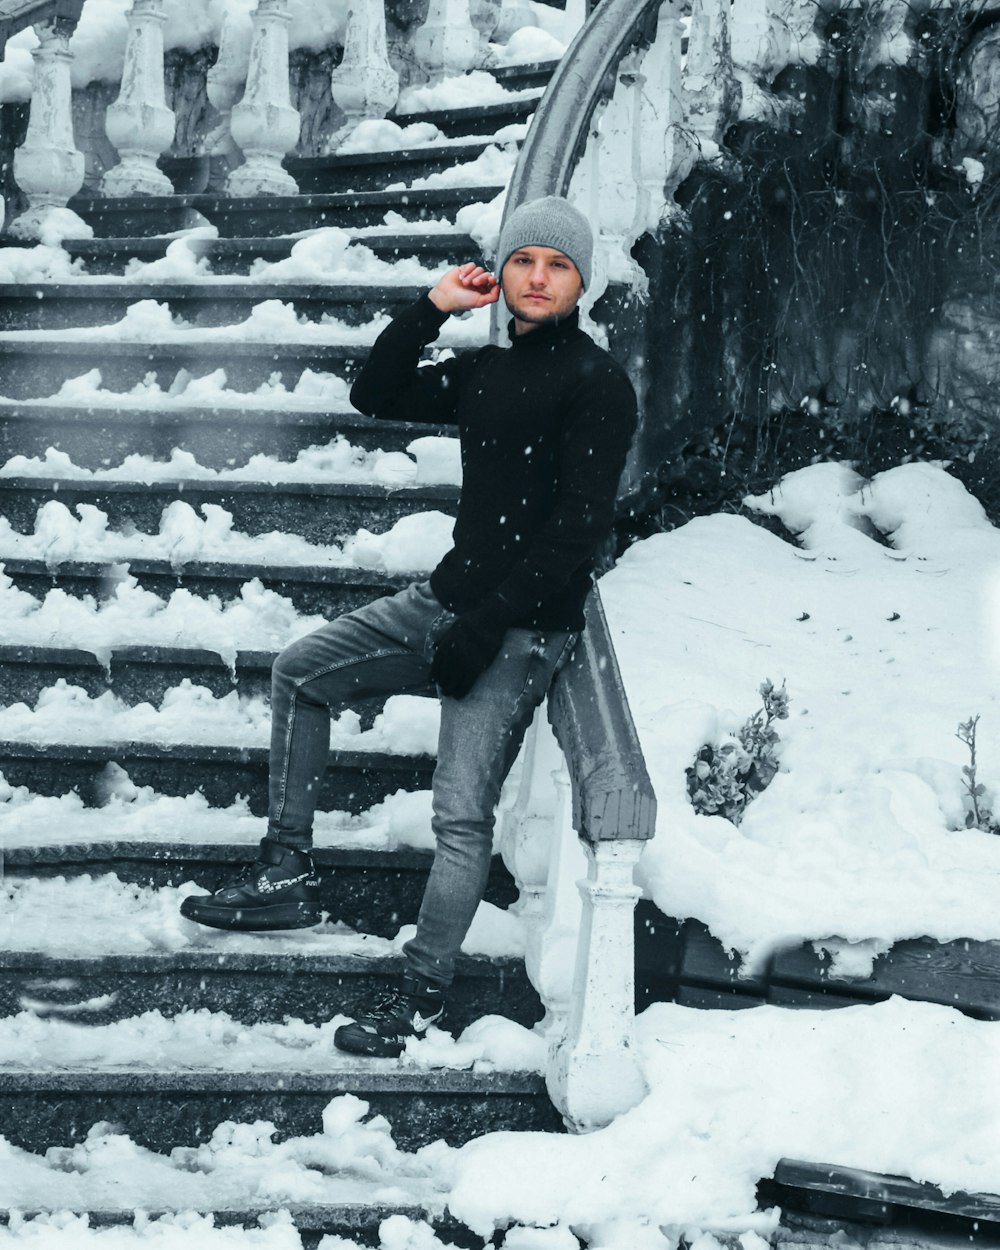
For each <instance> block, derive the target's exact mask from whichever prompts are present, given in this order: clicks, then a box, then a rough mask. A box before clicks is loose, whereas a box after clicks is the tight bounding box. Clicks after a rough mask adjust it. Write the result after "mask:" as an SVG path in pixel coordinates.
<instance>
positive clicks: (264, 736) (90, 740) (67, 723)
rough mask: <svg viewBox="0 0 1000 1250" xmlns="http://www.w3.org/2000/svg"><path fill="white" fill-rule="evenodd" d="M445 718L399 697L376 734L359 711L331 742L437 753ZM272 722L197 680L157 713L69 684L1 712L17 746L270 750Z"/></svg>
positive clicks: (3, 734) (435, 706)
mask: <svg viewBox="0 0 1000 1250" xmlns="http://www.w3.org/2000/svg"><path fill="white" fill-rule="evenodd" d="M439 721H440V704H439V703H438V701H437V699H431V698H425V697H423V696H420V695H409V694H401V695H392V696H390V697H389V698H388V699H387V700H386V702H385V705H384V708H383V711H382V712H381V713H379V715H378V716H376V718H375V723H374V724H373V726H372V728H371V729H367V730H362V729H361V718H360V717H359V716H358V714H357V712H355V711H354V710H353V709H351V708H348V709H347V710H345V711H344V712H342V713H341V714H340V716H339V717H338V718H337V719H335V720H334V722H333V725H332V734H331V744H330V745H331V749H332V750H335V751H363V752H374V753H386V752H391V753H393V754H396V755H436V754H437V736H438V725H439ZM270 724H271V713H270V707H269V704H268V702H267V700H265V699H262V698H258V697H251V698H243V697H241V696H240V695H238V694H237V693H236V692H235V691H234V692H233V693H231V694H227V695H223V696H222V697H221V698H216V696H215V695H213V694H212V693H211V692H210V691H209V690H207V689H206V688H205V687H204V686H195V685H193V684H192V683H191V682H190V681H182V682H181V683H180V685H178V686H173V687H171V688H170V689H169V690H168V691H167V692H166V694H165V695H164V697H163V700H162V702H161V704H160V706H159V707H158V708H154V707H152V706H151V705H150V704H148V703H140V704H138V705H136V706H131V705H130V704H128V703H124V702H123V701H122V700H120V699H118V698H116V696H115V695H113V694H112V693H111V692H110V691H108V692H107V693H105V694H102V695H98V696H97V697H96V698H92V697H91V696H90V695H88V694H87V692H86V691H85V690H82V689H81V688H80V687H79V686H71V685H68V684H67V683H66V682H65V681H57V682H56V683H55V685H53V686H47V687H46V688H45V689H44V690H42V692H41V693H40V694H39V696H38V700H37V702H36V704H35V706H34V707H33V708H30V707H28V706H27V704H24V703H14V704H11V705H10V706H8V707H0V739H4V740H6V741H8V742H18V743H34V744H42V743H60V744H70V743H79V744H86V745H88V746H94V745H110V744H115V743H125V742H142V743H154V744H157V745H160V746H169V745H172V744H184V745H186V746H224V747H237V748H245V747H266V746H267V745H268V743H269V742H270Z"/></svg>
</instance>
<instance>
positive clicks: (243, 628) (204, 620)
mask: <svg viewBox="0 0 1000 1250" xmlns="http://www.w3.org/2000/svg"><path fill="white" fill-rule="evenodd" d="M323 624H325V621H324V618H323V617H322V616H300V615H299V613H298V612H297V611H296V609H295V606H294V605H293V604H292V602H291V600H290V599H286V598H284V597H283V596H282V595H279V594H278V593H277V592H276V591H273V590H265V589H264V587H263V585H262V584H261V582H260V580H259V579H258V578H254V579H252V580H251V581H248V582H244V584H243V585H242V586H241V587H240V592H239V597H238V598H236V599H233V600H230V601H229V602H226V603H223V602H222V600H221V599H219V597H218V596H217V595H209V596H206V597H204V598H202V597H200V596H199V595H193V594H192V593H191V592H190V591H189V590H184V589H178V590H175V591H173V593H172V594H171V595H170V598H169V599H161V598H160V597H159V595H156V594H153V592H152V591H149V590H143V589H142V588H141V587H140V586H139V584H138V582H137V581H136V579H135V578H134V577H125V578H123V579H122V580H121V581H120V582H118V583H117V585H116V586H115V587H114V592H113V593H112V594H111V595H110V597H108V598H107V599H104V600H101V601H100V602H99V601H97V600H95V599H94V598H93V597H92V596H91V595H82V596H77V595H70V594H67V592H66V591H64V590H60V589H58V588H56V589H53V590H50V591H48V593H47V594H46V596H45V598H44V599H43V600H38V599H36V598H35V597H34V596H33V595H30V594H28V593H27V592H26V591H23V590H18V589H17V588H16V587H15V586H14V584H13V582H12V580H11V579H10V578H9V577H8V576H7V575H6V574H5V573H4V572H2V570H0V636H2V637H3V640H4V642H5V644H7V645H14V646H16V645H21V646H36V647H72V648H75V649H79V650H84V651H90V652H91V653H92V654H93V655H95V656H96V657H97V658H98V660H99V661H100V662H101V663H102V664H104V665H105V666H107V665H108V663H109V662H110V658H111V652H112V651H113V650H114V649H115V648H116V647H129V646H160V647H194V648H199V649H202V650H206V651H214V652H215V653H216V654H217V655H219V656H221V657H222V659H223V661H224V662H225V663H226V664H228V665H229V667H230V670H231V671H235V665H236V653H237V652H238V651H280V650H281V649H282V648H283V647H285V646H287V645H288V643H290V642H293V641H294V640H295V639H296V638H300V637H301V636H302V635H303V634H307V633H310V632H312V630H314V629H319V627H320V626H321V625H323Z"/></svg>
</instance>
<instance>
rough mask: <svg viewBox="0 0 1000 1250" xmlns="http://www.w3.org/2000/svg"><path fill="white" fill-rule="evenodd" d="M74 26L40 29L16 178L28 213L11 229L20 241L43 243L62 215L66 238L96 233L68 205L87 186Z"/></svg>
mask: <svg viewBox="0 0 1000 1250" xmlns="http://www.w3.org/2000/svg"><path fill="white" fill-rule="evenodd" d="M75 25H76V24H75V23H74V22H67V21H65V20H63V19H59V18H56V19H55V20H54V21H51V22H41V23H39V24H38V25H37V26H36V27H35V33H36V34H37V35H38V38H39V44H38V47H37V48H34V49H33V50H32V53H31V55H32V57H33V58H34V62H35V83H34V88H33V91H32V97H31V112H30V115H29V117H28V131H27V134H26V135H25V138H24V143H22V144H21V146H20V147H19V148H18V149H17V151H16V152H15V153H14V179H15V181H16V182H17V185H18V186H19V187H20V188H21V190H22V191H23V192H24V193H25V195H26V196H27V197H28V208H27V209H26V210H25V211H24V212H23V213H22V214H21V215H20V217H18V218H16V220H15V221H14V222H13V223H12V224H11V227H10V233H11V234H12V235H14V236H15V237H16V238H19V239H38V238H41V237H42V234H43V233H44V231H45V228H46V224H47V223H48V222H49V221H50V219H51V218H52V217H53V215H54V214H55V213H56V212H57V211H59V212H60V215H61V216H62V219H63V228H62V229H61V230H60V234H61V235H62V236H63V237H69V235H70V234H76V235H78V236H79V237H83V238H89V237H90V235H91V234H92V233H93V232H92V230H91V229H90V227H89V226H88V225H87V224H86V223H85V222H84V221H83V220H82V219H81V218H79V217H77V216H76V214H75V213H72V212H71V211H70V210H68V209H67V208H66V201H67V200H68V199H69V198H70V196H71V195H75V194H76V192H77V191H79V190H80V188H81V187H82V186H83V153H82V152H79V151H77V148H76V144H75V143H74V141H73V114H72V95H71V84H70V65H71V63H72V60H73V55H72V53H71V52H70V50H69V40H70V36H71V35H72V33H73V30H74V28H75ZM74 218H75V219H76V223H79V224H78V227H77V225H76V224H75V223H74V221H73V219H74ZM67 226H69V227H70V228H69V229H66V227H67Z"/></svg>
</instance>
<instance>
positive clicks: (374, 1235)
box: [0, 1178, 483, 1250]
mask: <svg viewBox="0 0 1000 1250" xmlns="http://www.w3.org/2000/svg"><path fill="white" fill-rule="evenodd" d="M352 1181H353V1184H354V1185H355V1186H356V1187H357V1188H358V1189H359V1190H360V1189H362V1188H363V1182H361V1181H360V1180H358V1179H356V1178H352ZM369 1184H370V1187H371V1189H372V1190H373V1191H375V1192H378V1191H384V1188H385V1184H386V1182H385V1180H384V1179H383V1180H381V1181H373V1182H369ZM410 1184H412V1181H411V1182H410ZM160 1201H161V1202H162V1197H161V1199H160ZM50 1210H51V1208H44V1209H42V1208H17V1218H18V1219H19V1220H29V1221H30V1220H32V1219H33V1218H34V1217H35V1216H37V1215H45V1214H47V1213H48V1212H49V1211H50ZM59 1210H61V1211H62V1210H72V1211H73V1212H75V1213H78V1214H86V1215H87V1216H88V1221H89V1224H90V1227H91V1228H93V1229H110V1228H118V1227H126V1228H131V1227H132V1225H133V1224H134V1222H135V1218H136V1213H135V1210H134V1209H133V1208H132V1207H128V1206H123V1207H106V1206H97V1205H94V1206H88V1207H87V1208H86V1209H84V1208H83V1207H81V1206H78V1205H74V1206H67V1205H66V1204H65V1203H62V1204H60V1206H59ZM279 1210H280V1211H282V1212H287V1213H288V1215H289V1217H290V1218H291V1221H292V1224H293V1226H294V1227H295V1229H296V1231H297V1232H298V1234H299V1236H300V1237H301V1239H302V1245H303V1248H304V1250H313V1248H314V1247H317V1246H319V1245H320V1244H321V1239H322V1238H324V1237H341V1238H345V1239H353V1240H354V1241H355V1242H357V1243H358V1244H360V1245H363V1246H378V1244H379V1236H378V1229H379V1225H380V1224H381V1223H382V1221H383V1220H386V1219H388V1218H389V1217H390V1216H392V1215H402V1216H404V1217H406V1218H407V1219H410V1220H412V1221H413V1222H414V1223H416V1222H418V1221H423V1222H425V1223H427V1224H430V1225H431V1227H432V1228H433V1229H434V1232H435V1234H436V1235H437V1237H438V1239H439V1241H440V1240H441V1239H442V1238H444V1239H445V1240H444V1241H443V1242H441V1244H442V1246H444V1247H447V1250H453V1248H454V1250H473V1248H475V1250H483V1239H482V1237H477V1236H476V1235H475V1234H474V1233H473V1232H471V1230H470V1229H468V1228H467V1227H466V1226H465V1225H464V1224H461V1223H460V1222H459V1221H458V1220H456V1219H455V1218H454V1217H452V1216H450V1215H448V1214H447V1212H445V1213H444V1214H441V1213H440V1208H439V1204H433V1203H430V1202H428V1203H427V1205H421V1204H419V1203H416V1202H413V1203H406V1202H397V1203H391V1204H389V1203H386V1202H384V1201H381V1200H372V1201H367V1202H366V1201H357V1202H342V1203H319V1202H313V1203H302V1202H284V1201H282V1202H277V1201H276V1202H272V1203H270V1204H261V1203H259V1202H258V1203H254V1202H252V1201H250V1202H246V1203H243V1204H241V1205H239V1206H236V1205H227V1206H220V1205H218V1204H212V1205H211V1207H209V1206H208V1205H206V1204H200V1205H199V1204H198V1203H184V1204H183V1205H178V1206H177V1207H167V1206H161V1207H156V1206H153V1207H149V1206H146V1207H144V1208H143V1218H144V1219H145V1220H149V1221H156V1220H158V1219H160V1218H161V1216H164V1215H173V1214H175V1213H176V1212H178V1211H184V1212H188V1211H193V1212H195V1213H196V1214H199V1215H211V1216H212V1217H213V1221H214V1225H215V1227H216V1228H231V1229H232V1228H239V1227H243V1228H247V1229H256V1228H258V1227H259V1221H260V1219H261V1217H262V1216H269V1215H273V1214H274V1213H275V1212H277V1211H279ZM11 1214H12V1212H11V1211H9V1210H5V1209H4V1208H0V1227H3V1226H4V1225H6V1224H9V1223H10V1222H11ZM63 1235H64V1236H66V1235H67V1234H63ZM47 1236H48V1237H50V1238H51V1239H52V1240H51V1242H50V1244H51V1245H52V1246H56V1245H57V1244H58V1242H57V1240H56V1238H57V1233H56V1232H55V1230H51V1231H50V1230H47ZM74 1236H75V1234H74V1233H73V1232H72V1231H70V1232H69V1234H68V1237H67V1241H66V1243H65V1244H66V1245H67V1246H68V1245H70V1244H71V1241H70V1239H71V1238H72V1237H74Z"/></svg>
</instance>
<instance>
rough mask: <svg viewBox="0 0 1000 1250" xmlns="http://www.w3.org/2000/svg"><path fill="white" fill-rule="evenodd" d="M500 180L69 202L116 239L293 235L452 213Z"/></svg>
mask: <svg viewBox="0 0 1000 1250" xmlns="http://www.w3.org/2000/svg"><path fill="white" fill-rule="evenodd" d="M502 190H503V187H500V186H479V187H431V188H426V189H423V190H415V191H356V192H342V193H340V194H335V195H289V196H282V195H274V196H263V197H260V198H247V199H239V198H235V199H234V198H233V197H231V196H223V195H169V196H132V197H122V198H121V199H112V198H108V197H105V196H96V195H90V194H86V195H78V196H75V197H74V198H73V199H72V200H71V201H70V205H69V207H70V208H72V209H73V210H74V211H75V212H77V213H79V215H80V216H81V217H82V218H83V219H84V221H86V222H87V224H88V225H89V226H90V227H91V228H92V229H93V231H94V233H95V234H96V235H99V236H100V237H102V238H114V237H122V236H132V235H154V234H164V233H167V232H171V231H175V230H184V229H187V228H189V227H190V226H194V225H204V224H205V222H206V221H207V222H209V223H210V224H211V225H213V226H216V227H217V229H218V231H219V234H220V235H222V236H223V237H224V238H230V239H232V238H243V237H247V236H250V235H287V234H294V233H296V232H297V231H299V230H312V229H315V228H316V227H317V226H343V227H345V228H346V229H357V228H358V227H361V226H378V225H381V224H382V223H383V219H384V217H385V214H386V213H388V212H393V213H398V214H399V215H400V216H402V217H404V218H405V219H406V220H407V221H424V220H428V219H436V218H447V219H450V220H454V217H455V213H457V212H458V210H459V209H460V208H462V207H464V205H466V204H475V203H477V202H483V203H488V202H489V201H490V200H492V199H495V198H496V196H497V195H499V194H500V192H501V191H502Z"/></svg>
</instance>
